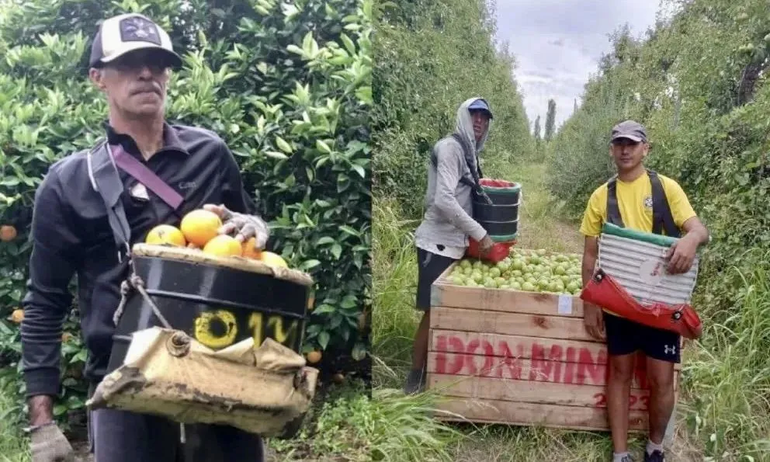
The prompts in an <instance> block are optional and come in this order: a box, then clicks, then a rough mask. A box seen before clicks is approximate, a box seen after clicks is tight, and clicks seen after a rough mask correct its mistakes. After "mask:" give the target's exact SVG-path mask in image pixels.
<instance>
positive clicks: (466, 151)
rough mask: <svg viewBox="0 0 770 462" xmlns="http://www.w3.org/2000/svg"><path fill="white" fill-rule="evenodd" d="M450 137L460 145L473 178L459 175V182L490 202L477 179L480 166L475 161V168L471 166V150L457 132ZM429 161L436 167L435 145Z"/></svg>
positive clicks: (480, 175)
mask: <svg viewBox="0 0 770 462" xmlns="http://www.w3.org/2000/svg"><path fill="white" fill-rule="evenodd" d="M452 138H454V139H455V140H456V141H457V142H458V143H459V144H460V146H461V147H462V150H463V156H464V157H465V164H466V165H467V166H468V170H470V172H471V176H472V177H473V179H472V180H471V179H470V178H468V177H467V176H465V175H463V176H462V177H460V183H462V184H464V185H466V186H469V187H470V188H471V189H473V191H474V192H475V193H476V194H478V195H479V196H481V197H482V198H483V199H484V200H485V201H486V202H487V203H488V204H491V203H492V200H491V199H490V198H489V196H487V194H486V193H485V192H484V190H483V189H482V188H481V183H480V181H479V178H481V177H482V174H481V167H480V166H478V162H476V169H474V168H473V163H472V162H471V151H470V149H468V146H466V144H465V142H464V141H463V139H462V137H461V136H460V135H458V134H457V133H453V134H452ZM430 162H431V164H432V165H433V167H434V168H437V167H438V156H437V154H436V147H435V146H434V147H433V149H432V150H431V153H430Z"/></svg>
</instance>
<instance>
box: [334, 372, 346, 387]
mask: <svg viewBox="0 0 770 462" xmlns="http://www.w3.org/2000/svg"><path fill="white" fill-rule="evenodd" d="M332 380H334V383H337V384H341V383H342V382H344V381H345V376H344V375H343V374H342V373H341V372H337V373H336V374H334V376H333V377H332Z"/></svg>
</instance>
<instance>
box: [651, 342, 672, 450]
mask: <svg viewBox="0 0 770 462" xmlns="http://www.w3.org/2000/svg"><path fill="white" fill-rule="evenodd" d="M647 378H648V381H649V384H650V440H651V441H652V442H653V443H654V444H657V445H660V444H662V443H663V438H664V436H665V434H666V427H667V426H668V422H669V419H671V414H672V413H673V411H674V363H672V362H668V361H661V360H659V359H654V358H649V357H648V358H647Z"/></svg>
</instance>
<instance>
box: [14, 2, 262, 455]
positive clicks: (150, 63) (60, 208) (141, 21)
mask: <svg viewBox="0 0 770 462" xmlns="http://www.w3.org/2000/svg"><path fill="white" fill-rule="evenodd" d="M181 65H182V60H181V58H180V57H179V56H178V55H177V54H176V53H175V52H174V51H173V48H172V44H171V40H170V38H169V36H168V34H167V33H166V32H165V31H164V30H163V29H161V28H160V27H159V26H158V25H156V24H155V23H153V22H152V21H151V20H150V19H148V18H146V17H145V16H142V15H138V14H125V15H119V16H116V17H112V18H109V19H107V20H106V21H104V22H103V23H102V24H101V26H100V27H99V30H98V33H97V34H96V37H95V39H94V43H93V46H92V50H91V60H90V70H89V76H90V79H91V81H92V82H93V84H94V85H96V86H97V87H98V88H99V89H100V90H101V91H102V92H103V93H104V94H105V96H106V99H107V103H108V107H109V114H108V121H107V123H105V126H104V128H105V131H106V142H101V143H98V144H97V145H96V146H94V147H93V148H92V149H89V150H87V151H82V152H77V153H74V154H71V155H69V156H67V157H65V158H63V159H61V160H60V161H58V162H56V163H55V164H53V165H52V166H51V167H50V169H49V171H48V173H47V175H46V176H45V178H44V180H43V182H42V184H41V185H40V187H39V188H38V190H37V192H36V198H35V206H34V215H33V221H32V239H33V251H32V256H31V258H30V279H29V282H28V293H27V295H26V297H25V299H24V302H23V304H24V311H25V319H24V321H23V323H22V327H21V340H22V355H23V368H24V377H25V381H26V385H27V395H28V402H29V413H30V427H29V428H28V429H27V430H28V432H29V434H30V437H31V442H32V461H33V462H53V461H60V460H69V459H67V457H71V455H72V448H71V447H70V444H69V443H68V442H67V440H66V438H65V437H64V435H63V434H62V432H61V431H60V430H59V428H58V427H57V426H56V424H55V422H54V420H53V413H52V408H53V402H54V400H55V398H56V396H57V395H58V393H59V391H60V376H59V374H60V369H59V368H60V365H59V362H60V355H61V338H62V323H63V320H64V317H65V316H66V313H67V312H68V311H69V308H70V306H71V295H70V292H69V288H68V285H69V282H70V280H71V279H72V277H73V275H74V274H77V275H78V295H79V300H78V306H79V310H80V314H81V327H82V332H83V338H84V341H85V344H86V346H87V348H88V361H87V364H86V369H85V377H86V378H87V379H88V381H89V382H90V386H91V388H92V389H93V388H95V386H96V385H97V384H98V382H99V381H100V380H101V379H102V378H103V377H104V375H105V372H106V368H107V365H108V360H109V356H110V352H111V349H112V334H113V332H114V329H115V325H114V323H113V314H114V313H115V310H116V308H117V306H118V304H119V301H120V284H121V282H122V281H124V280H125V279H126V277H127V275H128V261H129V259H130V255H129V254H128V252H127V251H128V250H129V249H130V244H133V243H135V242H140V241H143V240H144V239H145V236H146V234H147V232H148V231H149V230H150V229H151V228H152V227H154V226H155V225H158V224H161V223H167V224H173V225H177V226H178V225H179V222H180V221H181V218H182V217H183V216H184V215H185V214H186V213H188V212H190V211H191V210H194V209H198V208H201V207H206V208H208V209H209V210H212V211H214V212H215V213H218V214H219V215H220V216H221V217H222V220H223V222H224V225H223V227H222V229H220V233H227V234H230V235H234V236H236V238H237V239H239V240H240V241H242V242H243V241H245V240H246V239H248V238H250V237H256V245H257V246H258V247H259V248H263V247H264V245H265V244H266V241H267V239H268V235H269V230H268V227H267V226H266V224H265V222H264V221H263V220H262V219H261V218H259V217H258V216H256V214H255V206H254V204H253V203H252V201H251V199H250V198H249V194H248V193H247V192H246V191H245V190H244V188H243V184H242V181H241V176H240V170H239V167H238V165H237V164H236V162H235V158H234V157H233V155H232V153H231V152H230V150H229V149H228V148H227V146H226V145H225V143H224V142H223V141H222V139H220V138H219V137H218V136H217V135H216V134H214V133H213V132H211V131H209V130H205V129H201V128H195V127H189V126H183V125H171V124H169V123H167V122H166V121H165V118H164V108H165V99H166V85H167V83H168V80H169V69H171V68H178V67H180V66H181ZM215 204H219V205H215ZM118 235H122V236H123V239H124V240H123V241H121V240H120V239H119V238H118ZM89 433H90V436H91V443H92V449H93V451H94V454H95V460H96V462H129V461H130V462H136V461H147V462H155V461H157V462H172V461H174V462H176V461H177V460H181V457H182V456H181V454H182V451H183V450H184V452H185V453H186V454H188V455H189V454H193V453H194V454H195V458H194V459H190V458H187V459H186V460H195V461H222V462H224V461H230V460H238V461H262V460H263V447H262V441H261V439H260V438H258V437H257V436H255V435H251V434H247V433H244V432H241V431H239V430H236V429H233V428H230V427H213V426H185V435H186V438H187V444H186V445H185V447H184V448H183V447H182V446H181V445H180V444H178V442H179V441H180V434H181V431H180V428H179V424H175V423H172V422H170V421H167V420H164V419H162V418H158V417H152V416H146V415H138V414H133V413H129V412H122V411H117V410H109V409H100V410H97V411H95V412H93V413H92V414H91V415H90V418H89ZM196 442H197V443H196ZM196 444H198V446H196ZM214 452H216V453H217V455H216V456H212V455H211V454H213V453H214ZM188 457H189V456H188Z"/></svg>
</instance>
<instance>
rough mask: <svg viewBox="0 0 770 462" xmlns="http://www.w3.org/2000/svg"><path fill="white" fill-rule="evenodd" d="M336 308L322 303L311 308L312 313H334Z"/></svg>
mask: <svg viewBox="0 0 770 462" xmlns="http://www.w3.org/2000/svg"><path fill="white" fill-rule="evenodd" d="M335 311H337V309H336V308H335V307H334V306H332V305H327V304H325V303H324V304H322V305H320V306H319V307H318V308H316V309H314V310H313V313H314V314H325V313H334V312H335Z"/></svg>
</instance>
